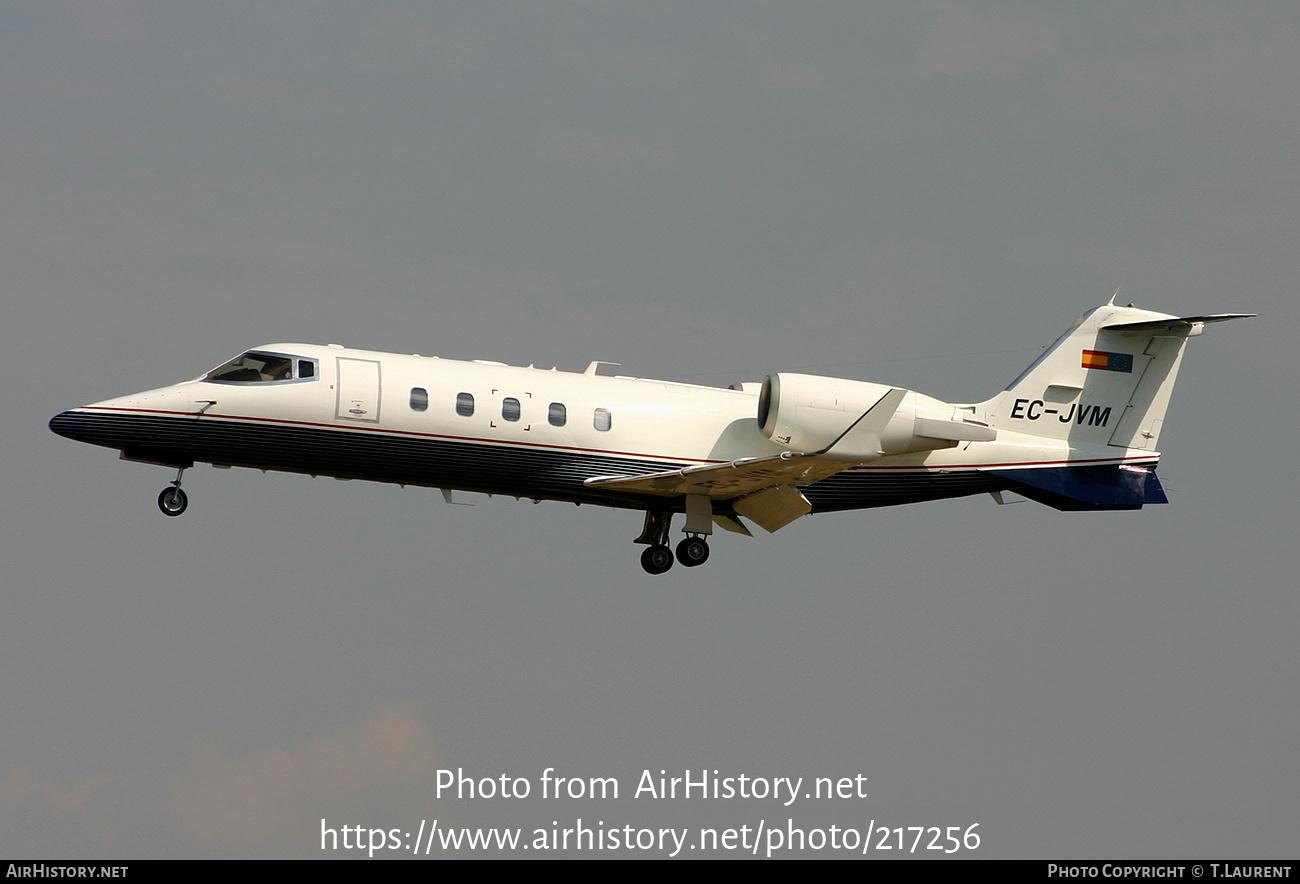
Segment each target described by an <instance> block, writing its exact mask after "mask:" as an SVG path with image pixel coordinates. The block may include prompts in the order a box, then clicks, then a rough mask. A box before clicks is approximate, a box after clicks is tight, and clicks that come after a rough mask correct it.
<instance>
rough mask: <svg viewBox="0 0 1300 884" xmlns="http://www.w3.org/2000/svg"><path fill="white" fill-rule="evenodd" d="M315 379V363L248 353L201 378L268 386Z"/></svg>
mask: <svg viewBox="0 0 1300 884" xmlns="http://www.w3.org/2000/svg"><path fill="white" fill-rule="evenodd" d="M316 377H317V371H316V360H315V359H303V358H301V357H297V356H288V355H286V354H283V353H261V352H258V351H256V350H249V351H248V352H247V353H245V354H244V355H242V356H240V357H239V358H238V359H232V360H231V361H230V362H227V363H226V364H225V365H223V366H221V367H220V368H214V369H212V371H210V372H208V373H207V374H206V375H204V376H203V380H205V381H214V382H216V383H219V384H270V383H275V382H277V381H311V380H315V379H316Z"/></svg>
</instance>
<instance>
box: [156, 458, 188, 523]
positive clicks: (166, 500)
mask: <svg viewBox="0 0 1300 884" xmlns="http://www.w3.org/2000/svg"><path fill="white" fill-rule="evenodd" d="M183 475H185V468H184V467H181V468H180V469H178V470H177V471H176V478H175V479H173V480H172V483H171V485H170V486H169V487H167V488H164V489H163V490H162V492H161V493H160V494H159V495H158V509H160V510H162V511H163V514H164V515H167V516H179V515H180V514H181V513H183V512H185V508H186V507H187V506H189V505H190V499H189V497H188V496H187V495H186V494H185V492H184V491H182V490H181V476H183Z"/></svg>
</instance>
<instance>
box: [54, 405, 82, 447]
mask: <svg viewBox="0 0 1300 884" xmlns="http://www.w3.org/2000/svg"><path fill="white" fill-rule="evenodd" d="M79 423H80V422H79V421H78V420H77V415H76V414H75V413H74V412H71V411H64V412H61V413H59V414H56V415H55V416H54V417H52V418H50V429H51V430H53V431H54V432H56V433H58V434H59V435H60V436H66V437H67V438H69V439H77V440H80V439H81V434H80V433H79V432H77V430H78V424H79Z"/></svg>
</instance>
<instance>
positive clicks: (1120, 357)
mask: <svg viewBox="0 0 1300 884" xmlns="http://www.w3.org/2000/svg"><path fill="white" fill-rule="evenodd" d="M1083 367H1084V368H1099V369H1101V370H1102V371H1126V372H1129V373H1132V371H1133V357H1132V356H1130V355H1129V354H1127V353H1107V352H1106V351H1105V350H1084V351H1083Z"/></svg>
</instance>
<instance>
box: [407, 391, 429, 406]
mask: <svg viewBox="0 0 1300 884" xmlns="http://www.w3.org/2000/svg"><path fill="white" fill-rule="evenodd" d="M428 407H429V391H428V390H426V389H424V387H412V388H411V410H412V411H425V410H427V409H428Z"/></svg>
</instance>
